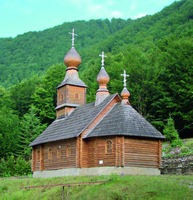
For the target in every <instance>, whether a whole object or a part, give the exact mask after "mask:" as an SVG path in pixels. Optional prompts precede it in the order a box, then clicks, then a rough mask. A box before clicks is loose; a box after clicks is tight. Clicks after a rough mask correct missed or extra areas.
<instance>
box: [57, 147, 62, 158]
mask: <svg viewBox="0 0 193 200" xmlns="http://www.w3.org/2000/svg"><path fill="white" fill-rule="evenodd" d="M61 156H62V147H61V146H58V149H57V158H61Z"/></svg>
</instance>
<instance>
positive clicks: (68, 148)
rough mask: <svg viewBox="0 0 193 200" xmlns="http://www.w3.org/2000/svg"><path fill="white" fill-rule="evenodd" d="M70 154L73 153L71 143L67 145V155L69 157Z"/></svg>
mask: <svg viewBox="0 0 193 200" xmlns="http://www.w3.org/2000/svg"><path fill="white" fill-rule="evenodd" d="M70 155H71V147H70V144H68V145H67V146H66V157H67V158H68V157H70Z"/></svg>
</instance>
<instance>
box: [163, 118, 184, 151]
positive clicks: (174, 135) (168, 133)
mask: <svg viewBox="0 0 193 200" xmlns="http://www.w3.org/2000/svg"><path fill="white" fill-rule="evenodd" d="M163 133H164V135H165V137H166V140H167V141H169V142H170V143H171V146H172V147H180V146H182V141H181V139H180V137H179V135H178V132H177V130H176V129H175V124H174V120H173V119H172V117H171V116H170V117H169V118H168V120H167V124H166V125H165V127H164V130H163Z"/></svg>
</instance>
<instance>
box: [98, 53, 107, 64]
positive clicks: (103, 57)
mask: <svg viewBox="0 0 193 200" xmlns="http://www.w3.org/2000/svg"><path fill="white" fill-rule="evenodd" d="M99 56H101V57H102V60H101V63H102V67H104V63H105V57H107V56H105V53H104V51H102V54H100V55H99Z"/></svg>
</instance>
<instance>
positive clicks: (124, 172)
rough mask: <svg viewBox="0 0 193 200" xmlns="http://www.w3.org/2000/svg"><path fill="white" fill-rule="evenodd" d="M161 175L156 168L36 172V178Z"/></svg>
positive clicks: (95, 168) (79, 169)
mask: <svg viewBox="0 0 193 200" xmlns="http://www.w3.org/2000/svg"><path fill="white" fill-rule="evenodd" d="M110 174H118V175H160V170H159V169H156V168H142V167H92V168H69V169H58V170H49V171H35V172H34V173H33V177H34V178H49V177H59V176H100V175H110Z"/></svg>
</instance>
